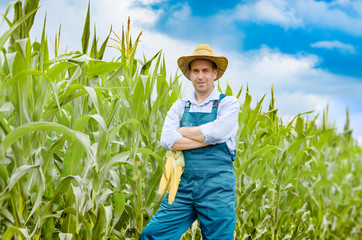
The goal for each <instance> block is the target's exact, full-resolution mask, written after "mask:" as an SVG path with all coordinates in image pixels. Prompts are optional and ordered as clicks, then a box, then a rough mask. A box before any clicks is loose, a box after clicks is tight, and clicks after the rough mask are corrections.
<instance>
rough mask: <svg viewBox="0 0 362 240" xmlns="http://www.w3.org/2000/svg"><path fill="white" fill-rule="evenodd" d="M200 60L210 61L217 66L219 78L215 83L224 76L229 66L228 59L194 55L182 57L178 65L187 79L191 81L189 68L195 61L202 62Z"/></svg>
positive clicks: (217, 77)
mask: <svg viewBox="0 0 362 240" xmlns="http://www.w3.org/2000/svg"><path fill="white" fill-rule="evenodd" d="M200 59H204V60H209V61H211V62H214V63H215V64H216V67H217V76H216V79H215V81H216V80H218V79H219V78H221V77H222V75H224V72H225V70H226V68H227V66H228V59H227V58H226V57H216V56H205V55H192V56H184V57H180V58H179V59H178V60H177V64H178V66H179V68H180V69H181V71H182V73H183V74H184V75H185V77H186V78H187V79H189V80H191V79H190V68H189V65H190V63H191V62H192V61H194V60H200Z"/></svg>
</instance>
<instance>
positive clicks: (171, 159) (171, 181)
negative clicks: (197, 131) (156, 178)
mask: <svg viewBox="0 0 362 240" xmlns="http://www.w3.org/2000/svg"><path fill="white" fill-rule="evenodd" d="M166 158H167V161H166V165H165V168H166V176H165V175H164V174H162V177H161V181H160V186H159V190H158V192H159V193H160V194H164V193H165V191H167V190H169V194H168V203H169V204H170V205H171V204H173V202H174V200H175V197H176V193H177V190H178V185H179V183H180V180H181V175H182V172H183V169H184V167H185V160H184V156H183V152H182V151H176V152H175V151H168V152H167V153H166Z"/></svg>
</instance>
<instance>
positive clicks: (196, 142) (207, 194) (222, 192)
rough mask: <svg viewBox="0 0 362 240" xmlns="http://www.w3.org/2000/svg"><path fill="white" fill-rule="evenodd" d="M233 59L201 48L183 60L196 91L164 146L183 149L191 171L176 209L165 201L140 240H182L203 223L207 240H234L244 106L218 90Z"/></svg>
mask: <svg viewBox="0 0 362 240" xmlns="http://www.w3.org/2000/svg"><path fill="white" fill-rule="evenodd" d="M227 64H228V60H227V58H225V57H216V56H214V54H213V52H212V51H211V49H210V47H209V46H208V45H205V44H201V45H198V46H197V47H196V49H195V51H194V53H193V54H192V56H184V57H180V58H179V59H178V65H179V67H180V69H181V71H182V73H183V74H184V75H185V77H186V78H188V79H189V80H191V82H192V84H193V87H194V92H193V93H192V94H191V96H190V97H188V98H185V99H181V100H178V101H176V102H175V103H174V104H173V105H172V107H171V109H170V110H169V112H168V113H167V116H166V119H165V122H164V126H163V130H162V134H161V145H162V147H164V148H166V149H169V150H183V153H184V157H185V169H184V172H183V174H182V176H181V181H180V185H179V188H178V192H177V194H176V198H175V201H174V203H173V204H172V205H169V204H168V202H167V196H166V197H165V198H164V199H163V201H162V203H161V205H160V208H159V210H158V211H157V212H156V213H155V214H154V215H153V217H152V219H151V220H150V221H149V223H148V225H147V226H146V227H145V229H144V230H143V232H142V234H141V237H140V239H167V240H170V239H175V240H176V239H180V238H181V236H182V235H183V233H184V232H185V231H186V230H187V229H188V228H189V227H190V225H191V224H192V223H193V222H194V221H195V220H196V219H197V218H198V219H199V220H200V228H201V232H202V237H203V239H204V240H209V239H215V240H224V239H225V240H229V239H233V236H234V229H235V225H236V213H235V205H236V194H235V174H234V171H233V160H234V157H235V146H236V143H235V136H236V133H237V130H238V113H239V110H240V104H239V102H238V100H237V99H236V98H234V97H232V96H225V95H224V94H220V92H218V91H217V89H216V87H215V85H214V81H216V80H218V79H219V78H220V77H221V76H222V75H223V74H224V72H225V70H226V67H227Z"/></svg>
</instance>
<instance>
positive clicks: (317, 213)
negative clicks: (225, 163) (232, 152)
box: [0, 1, 362, 239]
mask: <svg viewBox="0 0 362 240" xmlns="http://www.w3.org/2000/svg"><path fill="white" fill-rule="evenodd" d="M38 2H39V1H24V4H23V3H22V2H21V1H17V2H12V3H10V4H9V7H8V10H7V12H6V13H5V14H4V19H5V21H6V22H7V23H8V24H9V30H7V31H6V32H5V33H3V34H2V36H1V37H0V48H1V49H2V54H1V55H0V69H1V70H0V71H1V72H0V128H1V130H0V238H2V239H138V236H139V234H140V232H141V231H142V229H143V228H144V226H145V225H146V224H147V222H148V220H149V219H150V217H151V216H152V215H153V213H154V212H155V211H156V210H157V209H158V206H159V203H160V201H161V199H162V197H161V196H158V195H157V194H156V190H157V186H158V182H159V179H160V176H161V174H162V171H163V166H164V162H163V158H164V155H165V150H164V149H162V148H161V146H160V145H159V138H160V134H161V129H162V125H163V120H164V117H165V114H166V112H167V110H168V109H169V108H170V107H171V105H172V103H173V102H174V101H176V100H177V99H178V98H179V97H180V94H181V86H180V84H179V81H178V77H175V78H173V79H169V80H167V79H166V78H167V77H166V76H167V74H166V66H165V60H164V58H163V57H162V53H161V52H157V53H156V54H155V55H154V56H153V57H152V58H151V59H150V60H147V59H142V60H138V59H135V53H136V50H137V45H138V42H139V39H140V36H141V33H140V34H139V35H138V37H137V38H136V41H135V42H133V43H132V41H131V37H130V34H129V33H130V21H128V25H127V30H126V31H125V30H123V31H122V34H121V35H120V36H121V37H119V36H118V35H116V34H115V33H114V35H115V38H112V39H113V40H114V42H115V43H116V44H115V46H114V47H115V48H116V49H118V50H119V51H120V57H119V59H118V60H117V61H115V62H106V61H102V58H103V55H104V52H105V49H106V46H107V44H108V41H109V39H110V35H111V32H112V30H110V34H109V35H108V36H107V38H106V39H105V40H104V41H103V43H102V45H101V46H100V47H98V46H97V36H96V31H95V30H94V32H93V39H92V40H91V37H90V36H91V31H90V14H89V6H88V13H87V17H86V20H85V25H84V29H83V35H82V39H81V41H82V51H76V52H71V53H64V54H60V51H59V35H58V36H56V39H57V40H56V41H55V46H54V48H53V49H54V53H53V54H52V53H50V51H49V49H51V48H49V46H48V41H47V36H46V34H45V30H44V29H45V24H46V20H44V26H43V33H42V37H41V39H40V41H39V42H31V41H30V39H29V31H30V29H31V26H32V25H33V23H34V16H35V13H36V11H37V9H38ZM11 8H14V13H15V16H14V19H13V21H10V20H9V19H8V17H7V13H8V12H9V11H10V9H11ZM5 46H6V48H5ZM89 46H90V48H89ZM89 49H90V50H89ZM88 50H89V51H88ZM155 52H156V51H155ZM51 55H53V57H50V56H51ZM225 93H227V94H229V95H232V94H233V91H232V89H231V88H230V87H229V86H227V88H226V90H225ZM241 93H242V89H240V91H238V92H237V95H236V97H237V98H239V97H240V96H241V95H242V94H241ZM264 98H265V96H264V97H263V98H262V99H261V100H260V101H258V103H257V105H256V106H255V107H254V108H252V107H251V99H252V97H251V95H250V94H249V90H248V87H247V88H246V92H245V99H244V101H241V102H242V103H243V104H242V106H241V111H240V114H239V126H240V128H239V132H238V136H237V142H238V145H237V149H238V151H237V156H236V160H235V163H234V167H235V173H236V176H237V179H236V189H237V205H236V209H237V219H238V221H237V227H236V229H235V238H236V239H258V238H260V239H334V238H335V239H358V237H359V236H360V235H361V232H362V226H361V222H362V209H361V206H362V204H361V203H362V192H361V187H360V186H361V179H362V175H361V173H362V171H361V170H362V166H361V159H362V157H361V155H362V149H361V147H360V146H358V145H357V143H356V141H355V140H354V139H353V138H352V135H351V132H352V130H351V129H349V114H348V110H347V123H346V125H345V129H344V133H342V134H337V133H336V130H335V129H334V128H333V126H330V125H329V124H328V121H327V119H328V109H326V111H325V112H324V113H323V122H322V126H321V127H318V124H317V118H314V119H312V120H308V119H305V118H304V117H303V115H304V114H299V115H298V116H296V117H295V118H294V119H293V120H292V121H291V122H288V123H285V124H284V123H283V121H282V120H281V119H280V118H279V117H278V116H277V111H278V109H275V107H274V103H275V99H274V93H273V89H272V99H271V102H270V105H269V109H268V111H267V112H265V113H264V112H263V111H262V108H261V105H262V102H263V101H264ZM305 114H307V113H305ZM200 238H201V231H200V228H199V223H198V222H197V221H196V222H195V223H194V224H193V225H192V226H191V227H190V229H189V230H188V231H187V232H186V233H185V234H184V236H183V239H200Z"/></svg>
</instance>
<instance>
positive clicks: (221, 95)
mask: <svg viewBox="0 0 362 240" xmlns="http://www.w3.org/2000/svg"><path fill="white" fill-rule="evenodd" d="M224 97H226V95H225V94H223V93H221V94H220V96H219V100H215V101H214V105H212V107H213V108H217V107H218V106H219V103H220V101H221V100H222V99H223V98H224Z"/></svg>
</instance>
